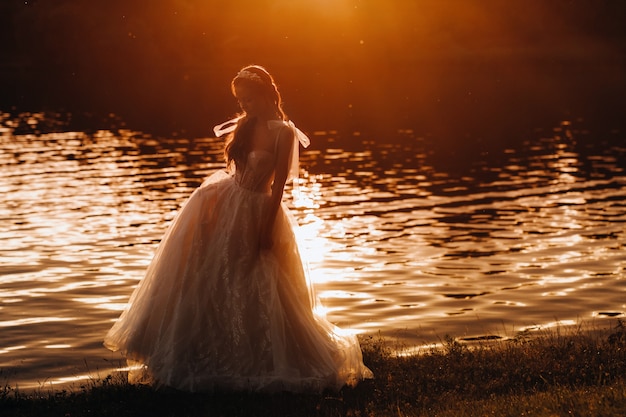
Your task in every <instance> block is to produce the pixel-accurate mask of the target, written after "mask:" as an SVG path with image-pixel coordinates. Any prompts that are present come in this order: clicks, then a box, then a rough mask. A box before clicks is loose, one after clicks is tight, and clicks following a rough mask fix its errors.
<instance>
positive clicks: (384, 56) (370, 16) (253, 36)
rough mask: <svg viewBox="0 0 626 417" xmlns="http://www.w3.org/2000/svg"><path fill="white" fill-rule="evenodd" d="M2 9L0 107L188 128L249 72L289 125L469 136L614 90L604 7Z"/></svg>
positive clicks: (188, 3) (622, 7) (206, 2)
mask: <svg viewBox="0 0 626 417" xmlns="http://www.w3.org/2000/svg"><path fill="white" fill-rule="evenodd" d="M2 4H3V5H2V6H0V19H2V20H1V21H0V23H4V24H3V25H1V26H2V27H3V29H2V32H1V33H2V35H3V37H6V38H7V40H6V42H3V45H5V46H6V48H3V51H2V52H0V58H2V62H5V63H9V64H4V66H2V68H4V70H3V71H4V74H5V75H6V76H5V77H4V78H5V79H6V80H10V82H7V85H9V86H10V87H9V88H10V89H9V90H7V93H6V94H3V100H5V102H4V103H3V105H4V106H6V105H7V104H10V105H14V104H16V103H17V104H20V103H21V104H23V105H26V106H28V105H30V106H46V105H47V106H55V105H57V106H58V105H64V106H67V107H70V108H81V109H85V108H88V109H94V110H97V111H105V112H106V111H112V112H116V113H117V112H119V113H122V114H125V115H129V116H133V117H134V116H137V114H139V113H141V114H140V115H139V116H137V118H138V119H145V120H148V121H152V120H155V119H157V120H158V121H159V122H163V123H169V124H174V125H176V124H178V125H185V124H186V125H189V124H190V123H197V121H198V120H201V119H204V118H207V117H208V118H210V117H215V119H220V118H222V117H224V116H227V115H229V114H231V113H232V112H233V111H235V110H236V109H235V108H233V107H231V106H232V105H233V104H234V102H233V101H232V100H231V98H230V96H229V95H230V92H229V88H228V81H229V80H230V77H231V76H232V74H233V73H234V72H236V71H237V69H239V68H240V67H241V66H243V65H246V64H249V63H259V64H262V65H265V66H267V67H268V69H270V70H271V71H272V72H273V73H274V74H275V75H276V77H277V79H278V81H279V83H280V84H281V86H282V87H283V93H284V95H285V99H286V102H287V106H288V110H289V111H290V112H293V113H295V114H296V115H297V116H300V117H298V118H302V117H303V116H304V117H305V118H308V119H309V121H308V123H310V124H312V125H316V126H317V125H320V124H322V123H329V124H337V123H351V124H353V125H354V126H355V128H356V127H358V126H359V125H360V124H362V123H363V122H370V123H377V124H379V125H384V124H385V123H392V124H394V126H395V125H399V126H405V125H406V126H408V125H414V126H416V127H420V126H421V125H424V124H426V120H427V121H428V123H427V124H428V125H429V126H427V128H428V129H435V128H436V127H437V126H436V125H448V126H449V125H450V122H449V120H448V118H449V117H456V119H457V120H459V123H476V120H479V119H481V117H478V116H479V114H477V113H480V114H482V113H484V112H485V111H487V112H489V111H495V110H500V109H502V108H503V107H504V108H510V111H509V112H508V114H509V115H510V114H513V113H516V112H519V111H520V110H519V108H518V107H520V104H519V103H521V102H523V103H524V106H522V107H528V105H527V104H529V102H530V107H532V108H543V109H545V111H551V110H555V109H556V108H557V107H559V106H563V105H564V103H565V104H567V103H568V102H572V100H573V99H577V100H579V101H581V102H587V101H589V97H588V96H587V93H586V92H583V93H584V94H582V93H581V94H582V95H581V96H580V97H571V96H570V95H571V94H573V93H575V92H576V91H577V90H578V89H579V87H582V88H589V89H590V90H595V91H600V92H603V91H605V90H607V94H609V92H608V90H609V89H610V87H611V86H614V85H616V83H617V84H619V83H623V82H624V80H623V78H624V76H623V75H622V76H621V77H620V74H622V73H623V71H621V69H622V68H623V65H624V64H623V61H624V56H625V49H624V42H623V40H624V39H625V36H624V29H623V25H622V22H623V21H624V19H622V18H625V19H626V2H616V1H611V0H599V1H595V2H591V1H587V0H553V1H544V0H510V1H500V0H447V1H437V0H299V1H294V0H257V1H254V2H251V1H249V0H231V1H225V2H223V1H217V0H160V1H158V2H150V5H149V7H148V6H146V2H143V1H139V0H106V1H105V0H90V1H75V0H58V1H55V2H46V1H35V2H34V3H33V2H32V1H31V2H17V1H15V2H12V1H11V2H9V3H6V2H3V3H2ZM603 62H610V63H611V65H609V66H604V67H603V66H601V65H600V66H598V65H596V64H597V63H603ZM590 63H593V64H594V65H596V66H595V67H594V68H591V67H590V65H589V64H590ZM608 99H610V97H608ZM602 100H604V101H606V100H607V97H606V96H605V97H602ZM559 111H560V112H561V113H563V112H564V111H565V112H567V111H570V110H568V109H565V110H563V109H559ZM481 112H482V113H481ZM556 113H558V112H557V111H555V115H551V116H550V117H557V114H556ZM559 114H560V113H559ZM507 117H511V116H507ZM559 117H560V116H559ZM482 119H484V117H482Z"/></svg>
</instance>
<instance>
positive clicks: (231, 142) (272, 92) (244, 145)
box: [224, 65, 287, 168]
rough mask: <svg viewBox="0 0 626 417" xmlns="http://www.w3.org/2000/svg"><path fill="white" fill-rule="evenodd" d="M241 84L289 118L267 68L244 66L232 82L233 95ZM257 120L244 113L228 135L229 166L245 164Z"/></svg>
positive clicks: (227, 161) (225, 155)
mask: <svg viewBox="0 0 626 417" xmlns="http://www.w3.org/2000/svg"><path fill="white" fill-rule="evenodd" d="M241 84H245V85H246V86H248V87H250V88H251V89H252V90H253V91H256V92H258V93H259V94H260V95H262V96H263V97H265V98H266V99H267V100H268V101H269V102H271V103H273V104H274V106H275V107H276V114H277V115H279V116H280V117H281V118H282V120H287V115H286V114H285V112H284V111H283V100H282V97H281V96H280V92H279V91H278V87H277V85H276V82H275V81H274V78H273V77H272V76H271V75H270V73H269V72H267V70H266V69H265V68H263V67H261V66H259V65H249V66H247V67H244V68H242V69H241V71H239V73H238V74H237V76H235V78H233V81H232V82H231V84H230V87H231V91H232V92H233V95H234V94H235V87H236V86H237V85H241ZM255 122H256V118H255V117H248V116H247V115H246V114H243V115H242V118H241V119H239V122H238V123H237V128H236V129H235V131H234V132H233V133H232V134H230V135H229V136H228V138H227V140H226V148H225V150H224V157H225V159H226V164H227V165H228V166H229V167H231V166H232V164H233V163H234V164H235V167H237V166H238V167H239V168H241V167H242V166H243V165H245V160H246V156H247V154H248V148H249V146H250V138H251V136H252V129H253V128H254V123H255Z"/></svg>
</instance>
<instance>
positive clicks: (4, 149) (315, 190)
mask: <svg viewBox="0 0 626 417" xmlns="http://www.w3.org/2000/svg"><path fill="white" fill-rule="evenodd" d="M559 129H561V130H557V132H556V134H555V135H554V136H553V137H552V136H549V137H546V138H538V139H534V140H529V141H528V142H527V143H524V144H522V145H520V147H519V148H509V149H506V150H504V151H503V153H502V155H503V160H502V161H500V162H498V163H491V162H489V161H482V162H481V163H479V164H478V165H477V166H476V167H475V168H473V169H472V170H469V171H466V172H463V173H461V174H454V173H452V172H446V171H442V170H441V169H436V168H435V167H434V166H433V164H432V163H431V161H429V159H428V154H429V153H428V152H427V151H426V150H425V149H424V146H425V145H424V142H423V141H420V140H417V139H416V138H415V137H413V136H411V137H404V138H403V137H399V138H392V139H393V140H391V139H390V140H389V141H388V143H383V142H384V141H369V140H368V139H367V138H366V137H365V136H366V135H364V134H361V135H358V136H354V137H352V138H349V141H347V142H346V143H342V142H341V140H338V139H337V135H338V133H337V132H330V133H328V132H327V133H326V134H325V135H322V134H319V135H314V138H315V140H314V146H313V149H310V150H307V151H304V152H303V153H302V157H301V166H302V172H301V177H300V179H299V181H298V183H297V184H295V185H294V186H292V187H290V188H289V189H288V190H287V191H288V192H287V193H286V195H287V196H290V198H288V199H286V203H287V204H288V205H289V206H290V207H291V209H292V213H293V215H294V217H295V219H296V220H297V222H298V223H299V224H300V227H299V228H298V230H297V235H298V239H299V240H300V242H301V249H302V254H303V258H304V259H306V260H307V261H308V266H309V269H310V272H311V278H312V280H313V282H314V284H315V288H316V291H317V295H318V296H319V298H320V299H321V301H322V303H323V308H324V310H323V312H324V313H325V314H327V315H328V317H329V318H330V319H331V320H332V321H333V322H335V323H337V324H338V325H340V326H341V327H342V328H344V329H345V331H347V332H353V333H369V334H378V333H379V332H380V334H381V335H383V336H384V337H387V338H390V339H391V340H395V338H397V339H398V340H399V341H400V342H401V343H404V344H407V345H408V346H416V347H418V348H419V347H420V346H421V347H423V346H432V345H433V344H436V343H438V341H440V340H442V338H443V336H444V335H446V334H450V335H453V336H455V337H457V338H461V339H466V340H468V341H469V340H475V339H480V338H481V337H496V336H498V337H508V336H514V335H515V334H517V333H518V332H524V331H528V330H537V329H549V328H552V327H554V326H557V325H563V324H568V323H573V322H575V321H576V320H579V319H590V320H599V319H601V318H605V317H616V316H617V317H620V316H621V317H623V316H624V312H625V311H626V304H625V301H624V300H625V299H626V296H625V295H626V289H625V287H624V282H623V277H624V271H625V270H626V255H624V253H625V251H624V248H625V246H626V236H625V231H624V228H623V224H624V222H625V221H626V176H625V175H624V171H623V168H622V167H623V166H624V163H623V162H624V159H626V156H625V154H626V149H624V148H623V147H619V146H612V147H609V148H602V147H598V148H595V147H592V148H590V149H588V150H587V151H586V153H582V152H581V151H580V149H577V148H575V146H574V145H575V144H574V142H572V141H571V140H570V141H569V142H567V141H564V139H563V138H566V139H567V138H568V137H570V138H571V135H572V133H571V132H572V128H571V127H570V126H569V125H564V127H563V126H562V127H560V128H559ZM568 129H569V130H568ZM568 131H569V132H570V133H569V136H568V134H566V133H563V132H568ZM568 140H569V139H568ZM355 141H356V142H355ZM348 142H349V143H348ZM326 143H327V144H328V149H327V150H324V152H321V151H320V150H319V149H324V147H325V146H326V145H325V144H326ZM316 145H317V148H316ZM343 145H345V146H343ZM221 148H222V144H221V142H220V141H216V140H215V139H212V138H200V139H194V140H190V139H185V138H175V139H163V140H161V141H156V140H155V139H154V138H151V137H149V136H146V135H143V134H141V133H138V132H131V131H119V132H115V133H113V132H109V131H101V132H96V133H94V134H87V133H83V132H64V133H51V134H39V135H34V134H33V135H13V134H12V133H11V131H10V130H3V131H1V132H0V165H1V166H2V170H1V171H0V190H2V192H3V194H4V195H5V196H9V197H8V198H5V199H3V201H2V202H0V241H1V242H2V248H1V251H0V274H1V279H2V281H1V283H2V284H1V287H0V314H1V316H0V328H2V339H1V341H0V370H1V371H2V375H4V376H5V377H7V378H8V379H9V381H10V382H11V383H12V384H14V383H15V382H14V381H19V383H20V386H22V387H23V388H25V387H27V386H31V387H37V385H38V384H41V383H43V382H42V381H45V383H49V384H57V383H59V384H60V383H67V382H70V381H82V380H84V379H85V378H86V375H87V374H88V373H86V370H85V363H86V362H87V363H89V364H90V365H89V366H90V368H91V369H98V371H97V372H98V373H99V374H100V375H106V372H107V370H111V369H116V368H119V367H120V366H121V365H120V362H119V361H120V357H119V355H115V354H111V353H109V352H108V351H107V350H106V349H104V348H103V347H102V345H101V341H102V337H103V335H104V333H105V332H106V330H107V329H108V328H109V327H110V326H111V324H112V322H113V320H115V319H116V318H117V317H118V315H119V313H120V311H121V310H122V309H123V308H124V306H125V303H126V301H127V300H128V297H129V295H130V293H131V292H132V289H133V288H134V286H135V285H136V284H137V283H138V281H139V280H140V279H141V277H142V275H143V271H144V270H145V268H146V267H147V265H148V263H149V261H150V259H151V256H152V254H153V252H154V249H155V248H156V245H157V244H158V242H159V240H160V238H161V236H162V234H163V233H164V231H165V229H166V227H167V224H168V223H169V222H170V221H171V219H172V218H173V217H174V215H175V213H176V211H177V210H178V208H179V207H180V205H181V204H182V203H183V202H184V201H185V199H186V198H187V197H188V195H189V194H190V193H191V192H192V191H193V189H194V188H195V187H197V186H198V185H199V184H200V183H201V182H202V178H203V177H205V176H206V175H208V174H210V173H211V172H213V171H214V170H216V169H221V168H222V167H223V165H222V162H221V159H220V158H221Z"/></svg>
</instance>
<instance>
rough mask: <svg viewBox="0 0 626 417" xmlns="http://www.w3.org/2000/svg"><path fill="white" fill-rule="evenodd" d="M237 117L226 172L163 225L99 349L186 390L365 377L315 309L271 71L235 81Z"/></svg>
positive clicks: (137, 377) (286, 125)
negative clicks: (288, 191)
mask: <svg viewBox="0 0 626 417" xmlns="http://www.w3.org/2000/svg"><path fill="white" fill-rule="evenodd" d="M231 87H232V91H233V94H234V95H235V97H236V99H237V100H238V102H239V105H240V107H241V110H242V112H243V113H242V115H241V116H240V117H238V118H236V119H233V120H231V121H229V122H226V123H224V124H222V125H220V126H216V128H215V131H216V134H217V135H218V136H220V135H222V134H224V133H230V135H229V139H228V140H227V144H226V149H225V157H226V162H227V167H228V169H229V172H225V171H219V172H217V173H215V174H213V175H211V176H209V177H208V178H207V179H206V180H205V181H204V183H203V184H202V185H201V186H200V187H199V188H198V189H196V190H195V191H194V192H193V193H192V195H191V196H190V197H189V199H188V201H187V202H186V203H185V204H184V206H183V208H182V209H181V211H180V212H179V213H178V214H177V216H176V218H175V219H174V221H173V222H172V224H171V225H170V227H169V229H168V230H167V232H166V234H165V236H164V237H163V240H162V241H161V243H160V245H159V247H158V249H157V251H156V254H155V256H154V258H153V260H152V262H151V264H150V266H149V267H148V269H147V271H146V275H145V277H144V278H143V280H142V281H141V282H140V284H139V286H138V287H137V288H136V289H135V291H134V292H133V294H132V295H131V298H130V301H129V303H128V306H127V307H126V309H125V311H124V312H123V313H122V314H121V316H120V317H119V319H118V320H117V322H116V323H115V324H114V326H113V327H112V328H111V330H109V332H108V333H107V335H106V337H105V339H104V344H105V346H106V347H108V348H109V349H111V350H113V351H120V352H121V353H122V354H123V355H124V356H125V357H126V358H127V360H128V362H129V364H130V365H132V366H131V367H130V369H131V371H130V372H129V380H130V381H131V382H140V383H153V384H155V385H157V386H158V385H167V386H171V387H174V388H177V389H181V390H187V391H207V390H208V391H210V390H214V389H227V390H231V389H232V390H255V391H269V392H275V391H283V390H286V391H296V392H302V391H322V390H324V389H327V388H330V389H339V388H341V387H342V386H343V385H346V384H348V385H355V384H356V383H357V382H358V381H359V380H361V379H364V378H371V377H372V373H371V371H370V370H369V369H368V368H367V367H366V366H365V365H364V364H363V360H362V355H361V350H360V346H359V343H358V340H357V339H356V337H355V336H346V335H345V334H343V333H342V332H341V331H340V329H338V328H337V327H335V326H334V325H333V324H331V323H330V322H329V321H328V320H327V319H326V318H325V317H324V316H322V315H321V314H320V313H318V312H317V311H318V310H319V309H316V308H315V306H316V303H317V302H318V301H317V300H316V298H315V297H314V296H313V292H312V289H311V288H310V287H309V285H308V278H307V275H306V272H305V268H304V267H303V263H302V260H301V258H300V254H299V251H298V247H297V244H296V240H295V237H294V232H293V224H294V222H293V221H292V220H291V218H290V216H289V213H288V211H287V209H286V207H285V206H284V205H283V204H282V202H281V201H282V197H283V188H284V186H285V183H286V181H287V180H288V179H289V178H290V171H294V170H296V171H297V150H298V140H299V141H300V142H301V143H302V144H303V145H304V146H307V145H308V138H307V137H306V136H305V135H304V134H303V133H302V132H301V131H299V130H298V129H297V128H295V126H294V125H293V123H291V122H288V121H287V117H286V115H285V113H284V112H283V110H282V103H281V96H280V93H279V91H278V89H277V87H276V84H275V82H274V79H273V78H272V76H271V75H270V74H269V73H268V72H267V71H266V70H265V69H264V68H262V67H260V66H256V65H254V66H249V67H246V68H243V69H242V70H241V71H240V72H239V73H238V74H237V76H236V77H235V78H234V79H233V81H232V83H231Z"/></svg>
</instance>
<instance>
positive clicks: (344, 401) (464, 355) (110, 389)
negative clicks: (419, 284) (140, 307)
mask: <svg viewBox="0 0 626 417" xmlns="http://www.w3.org/2000/svg"><path fill="white" fill-rule="evenodd" d="M363 351H364V352H363V353H364V359H365V362H366V364H367V365H368V366H369V367H370V368H371V369H372V370H373V371H374V373H375V375H376V378H375V379H374V380H372V381H366V382H363V383H361V384H360V385H359V386H357V387H356V388H354V389H351V388H345V389H343V390H342V391H341V392H339V393H326V394H323V395H296V394H274V395H264V394H253V393H219V394H218V393H214V394H191V393H183V392H178V391H174V390H168V389H165V390H164V389H161V390H154V389H152V388H150V387H146V386H133V385H129V384H127V383H126V382H124V381H123V380H122V379H121V378H115V377H107V378H106V379H104V380H102V381H95V382H93V384H91V385H90V386H88V387H83V388H82V389H80V390H79V391H77V392H67V391H64V392H57V393H48V392H46V393H39V394H32V393H29V394H25V393H20V392H18V391H15V390H13V389H11V388H10V387H5V388H4V390H3V391H0V415H1V416H3V417H12V416H20V417H23V416H38V417H46V416H69V417H72V416H88V415H89V416H115V417H122V416H133V417H136V416H151V417H159V416H298V417H306V416H431V415H432V416H434V415H437V416H454V417H464V416H485V415H490V416H491V415H493V416H520V415H525V416H565V415H567V416H623V415H626V323H625V322H623V321H617V322H616V325H615V327H613V328H612V329H610V330H607V331H594V332H589V331H586V330H583V329H581V328H578V329H574V330H570V331H568V332H567V334H562V332H551V333H545V334H542V335H539V336H536V335H535V336H533V337H529V338H525V337H523V336H520V337H518V338H516V339H513V340H507V341H499V342H495V343H492V342H490V343H488V344H483V345H479V346H472V347H470V346H468V345H465V344H461V343H459V342H457V341H455V340H453V339H446V340H445V341H444V343H443V347H442V348H440V349H436V350H435V349H433V350H428V351H424V352H422V353H421V354H419V355H414V356H402V355H398V354H397V351H396V350H394V349H391V348H389V347H388V346H387V345H386V344H385V343H383V341H382V340H378V339H376V338H369V339H366V340H363Z"/></svg>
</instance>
